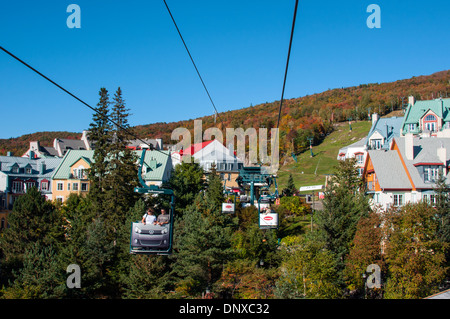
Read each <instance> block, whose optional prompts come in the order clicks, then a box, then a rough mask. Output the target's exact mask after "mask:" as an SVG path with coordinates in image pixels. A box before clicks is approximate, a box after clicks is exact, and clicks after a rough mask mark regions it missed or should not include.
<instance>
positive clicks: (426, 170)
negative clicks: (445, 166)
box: [423, 165, 439, 182]
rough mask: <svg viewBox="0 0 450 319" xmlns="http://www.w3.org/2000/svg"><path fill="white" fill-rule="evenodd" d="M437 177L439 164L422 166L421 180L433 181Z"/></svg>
mask: <svg viewBox="0 0 450 319" xmlns="http://www.w3.org/2000/svg"><path fill="white" fill-rule="evenodd" d="M438 177H439V166H436V165H433V166H424V167H423V180H424V181H425V182H434V181H435V180H436V179H437V178H438Z"/></svg>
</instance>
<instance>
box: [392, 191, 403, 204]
mask: <svg viewBox="0 0 450 319" xmlns="http://www.w3.org/2000/svg"><path fill="white" fill-rule="evenodd" d="M402 205H403V194H394V206H396V207H397V206H402Z"/></svg>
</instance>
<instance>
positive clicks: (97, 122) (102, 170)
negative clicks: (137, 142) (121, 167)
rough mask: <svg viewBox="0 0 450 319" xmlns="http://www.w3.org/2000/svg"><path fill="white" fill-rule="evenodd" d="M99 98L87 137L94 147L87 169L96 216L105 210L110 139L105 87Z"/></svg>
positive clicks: (110, 131)
mask: <svg viewBox="0 0 450 319" xmlns="http://www.w3.org/2000/svg"><path fill="white" fill-rule="evenodd" d="M99 96H100V100H99V102H98V103H97V108H96V110H97V112H95V113H94V115H93V117H92V120H93V122H92V123H91V124H90V127H89V132H88V137H89V139H90V140H91V142H92V144H93V147H94V162H93V163H92V164H91V168H90V170H89V180H90V183H91V184H90V191H89V196H90V198H91V199H92V202H93V205H94V209H95V211H96V213H97V216H103V214H104V212H105V207H104V204H105V198H104V197H105V190H106V178H105V177H106V174H107V170H108V167H107V166H108V163H107V157H108V153H109V152H110V149H111V148H110V144H111V140H112V126H111V123H110V121H109V119H108V118H109V115H110V110H109V105H110V101H109V93H108V90H106V89H105V88H101V89H100V91H99Z"/></svg>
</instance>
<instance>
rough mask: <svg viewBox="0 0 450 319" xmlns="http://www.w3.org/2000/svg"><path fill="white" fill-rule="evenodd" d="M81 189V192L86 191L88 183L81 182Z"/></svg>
mask: <svg viewBox="0 0 450 319" xmlns="http://www.w3.org/2000/svg"><path fill="white" fill-rule="evenodd" d="M81 191H82V192H87V191H88V183H81Z"/></svg>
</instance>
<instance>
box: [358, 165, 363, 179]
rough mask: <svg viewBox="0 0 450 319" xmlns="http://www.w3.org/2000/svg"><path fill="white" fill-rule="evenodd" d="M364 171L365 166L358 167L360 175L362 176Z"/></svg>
mask: <svg viewBox="0 0 450 319" xmlns="http://www.w3.org/2000/svg"><path fill="white" fill-rule="evenodd" d="M363 173H364V168H362V167H358V176H359V177H361V176H362V175H363Z"/></svg>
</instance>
